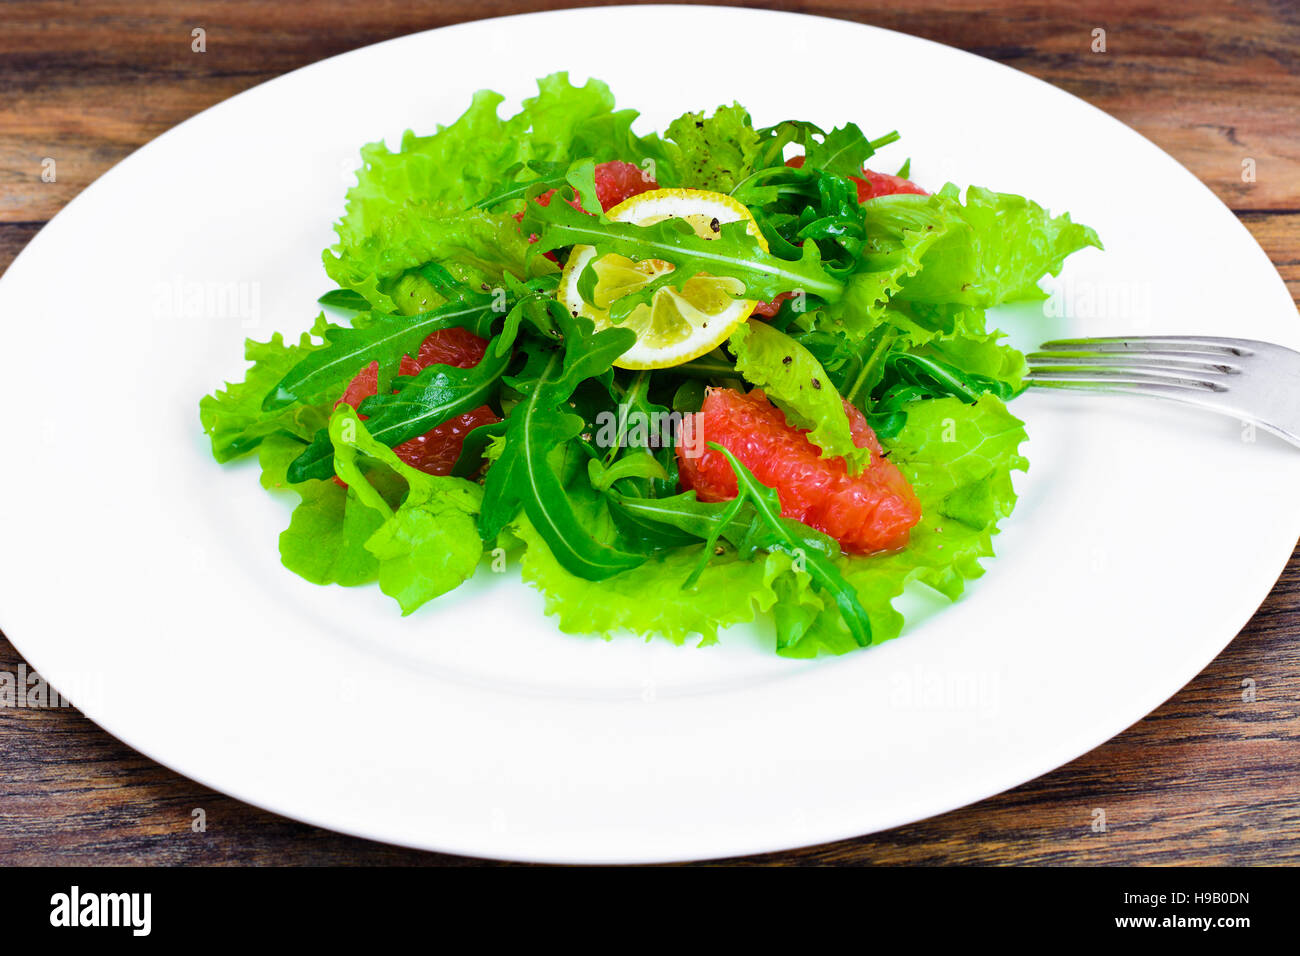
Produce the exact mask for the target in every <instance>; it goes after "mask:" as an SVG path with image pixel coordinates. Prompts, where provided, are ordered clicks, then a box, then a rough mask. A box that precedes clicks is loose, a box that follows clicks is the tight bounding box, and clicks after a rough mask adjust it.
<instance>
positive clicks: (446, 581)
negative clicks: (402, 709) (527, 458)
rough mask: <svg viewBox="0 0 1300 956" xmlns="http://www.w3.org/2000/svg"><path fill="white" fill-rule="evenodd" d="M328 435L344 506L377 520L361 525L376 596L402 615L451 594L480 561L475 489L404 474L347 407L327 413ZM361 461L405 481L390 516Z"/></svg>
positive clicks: (462, 482)
mask: <svg viewBox="0 0 1300 956" xmlns="http://www.w3.org/2000/svg"><path fill="white" fill-rule="evenodd" d="M329 435H330V440H331V441H332V442H333V444H334V451H335V460H334V468H335V471H336V472H337V473H338V474H339V476H340V477H341V478H343V480H345V481H346V482H347V483H348V495H349V499H350V500H356V501H360V502H361V503H362V504H364V505H365V506H366V507H367V508H368V509H369V510H370V512H371V514H372V515H373V516H376V517H377V518H378V522H377V525H376V523H375V520H374V518H372V519H371V522H370V523H369V524H368V525H367V526H366V527H373V530H372V531H371V533H370V534H369V535H368V536H367V537H366V539H365V549H366V550H367V551H368V552H370V554H372V555H373V556H374V559H375V562H376V565H377V568H378V575H379V587H380V590H382V591H383V592H384V593H385V594H387V595H389V596H390V597H392V598H394V599H395V600H396V601H397V603H398V604H399V605H400V606H401V608H402V614H403V615H407V614H410V613H411V612H412V611H414V610H415V609H416V608H418V607H420V605H422V604H424V603H425V602H427V601H430V600H432V599H433V598H435V597H437V596H438V595H440V594H444V593H446V592H447V591H450V590H452V589H453V588H455V587H458V586H459V585H460V584H461V583H462V582H464V581H465V579H466V578H468V577H469V576H470V575H471V574H473V573H474V569H475V567H477V566H478V562H479V559H480V558H481V557H482V555H483V542H482V540H481V539H480V538H479V536H478V526H477V524H476V523H475V520H474V515H476V514H477V513H478V509H479V505H480V503H481V501H482V498H483V490H482V489H481V488H479V486H478V485H476V484H474V483H473V482H471V481H465V480H464V479H462V478H450V477H442V476H437V475H427V474H425V473H424V472H422V471H419V470H417V469H415V468H412V467H410V466H409V465H407V464H406V463H405V462H403V461H402V460H401V459H400V458H398V457H397V456H396V455H395V454H393V451H392V449H390V448H389V447H388V446H387V445H384V444H381V443H380V442H377V441H375V440H374V439H373V438H372V437H371V436H370V435H369V433H368V432H367V431H366V426H365V425H364V424H363V423H362V422H361V420H360V418H359V417H358V416H357V413H356V410H355V409H353V408H352V407H351V406H349V405H346V404H345V405H340V406H339V407H338V408H337V409H336V410H335V412H334V415H333V416H332V417H331V418H330V427H329ZM363 454H364V455H366V456H369V457H371V458H374V459H376V460H378V461H380V462H382V463H383V464H384V465H385V466H387V467H388V468H389V469H391V471H392V472H393V473H395V474H396V475H398V476H400V477H401V478H402V479H403V480H404V481H405V482H406V484H407V486H408V490H407V493H406V497H405V499H404V500H403V501H402V503H401V504H400V505H399V506H398V507H397V508H396V510H394V509H393V508H392V507H391V506H390V505H389V503H388V500H387V499H386V498H385V497H384V495H383V494H382V493H381V492H380V490H379V489H378V488H377V487H376V486H375V485H374V484H372V483H371V474H372V473H368V472H366V471H363V469H362V468H361V466H360V463H359V456H360V455H363ZM327 484H332V482H329V483H327ZM353 496H355V498H353Z"/></svg>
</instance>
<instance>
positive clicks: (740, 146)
mask: <svg viewBox="0 0 1300 956" xmlns="http://www.w3.org/2000/svg"><path fill="white" fill-rule="evenodd" d="M667 136H668V138H669V139H670V140H672V141H673V142H674V143H675V144H676V145H677V147H678V150H679V151H680V152H679V154H678V156H677V157H676V161H675V166H676V169H677V175H678V177H679V181H677V182H675V183H674V185H678V186H684V187H687V188H689V189H708V190H712V191H713V192H718V193H729V192H731V190H733V189H734V188H735V187H736V185H737V184H738V183H739V182H740V181H741V180H743V179H745V178H746V177H747V176H749V175H750V174H751V173H752V172H753V171H754V168H755V166H754V164H755V163H756V162H758V161H759V159H760V157H761V156H762V154H763V143H762V141H761V140H760V138H759V135H758V133H757V132H756V131H755V130H754V125H753V123H752V122H751V121H750V118H749V113H748V112H746V111H745V108H744V107H742V106H741V105H740V104H739V103H733V104H732V105H731V106H719V107H718V108H717V110H716V111H715V112H714V114H713V115H712V116H708V117H706V116H705V115H704V114H703V113H686V114H684V115H683V116H679V117H678V118H677V119H675V120H673V121H672V122H671V123H670V124H668V130H667Z"/></svg>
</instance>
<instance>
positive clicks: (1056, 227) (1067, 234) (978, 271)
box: [864, 183, 1101, 308]
mask: <svg viewBox="0 0 1300 956" xmlns="http://www.w3.org/2000/svg"><path fill="white" fill-rule="evenodd" d="M864 208H865V210H866V215H867V228H868V231H870V230H871V229H872V228H873V227H875V228H878V229H882V230H883V229H888V230H894V231H897V230H900V229H901V230H904V231H906V230H913V231H917V230H919V231H923V232H937V233H939V235H938V237H937V238H936V239H935V240H934V242H933V243H932V244H931V245H930V246H929V247H928V248H927V249H926V251H925V255H924V256H923V259H922V268H921V269H920V270H919V271H918V272H916V273H914V274H911V275H909V276H907V277H906V279H904V280H903V282H902V289H901V290H900V291H899V292H898V296H899V298H901V299H903V300H905V301H909V302H926V303H951V304H958V305H963V306H976V307H979V308H989V307H992V306H995V305H999V304H1001V303H1003V302H1015V301H1018V300H1022V299H1042V298H1045V297H1046V294H1045V293H1044V292H1043V291H1042V290H1041V289H1040V288H1039V286H1038V281H1039V280H1040V279H1042V278H1043V277H1044V276H1046V275H1056V274H1057V273H1059V272H1060V271H1061V266H1062V265H1063V264H1064V262H1065V258H1066V257H1067V256H1069V255H1070V254H1071V253H1074V252H1077V251H1079V250H1080V249H1083V248H1085V247H1086V246H1095V247H1096V248H1098V249H1100V248H1101V240H1100V239H1099V238H1098V237H1097V233H1096V232H1095V231H1093V230H1092V229H1090V228H1089V227H1087V226H1085V225H1082V224H1081V223H1076V222H1073V221H1071V219H1070V216H1069V213H1065V214H1063V215H1060V216H1055V217H1053V216H1052V215H1051V214H1050V213H1048V212H1047V210H1045V209H1044V208H1043V207H1042V206H1040V205H1038V204H1037V203H1035V202H1032V201H1031V200H1028V199H1025V198H1024V197H1023V196H1015V195H1012V194H1010V193H996V192H993V191H992V190H988V189H982V188H980V187H978V186H971V187H970V188H969V189H967V190H966V201H965V203H964V204H963V203H962V202H961V201H960V199H959V192H958V189H957V187H956V186H953V185H952V184H951V183H949V184H948V185H947V186H945V187H944V188H943V189H942V190H941V191H940V192H938V193H936V194H935V195H933V196H905V195H903V196H885V197H882V198H880V199H873V200H871V201H870V202H868V203H866V204H865V206H864Z"/></svg>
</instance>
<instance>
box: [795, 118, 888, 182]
mask: <svg viewBox="0 0 1300 956" xmlns="http://www.w3.org/2000/svg"><path fill="white" fill-rule="evenodd" d="M895 135H897V134H895ZM875 151H876V147H875V144H873V143H872V142H871V141H870V140H868V139H867V138H866V137H865V136H863V135H862V130H860V129H858V127H857V126H856V125H855V124H853V123H848V124H846V125H844V126H842V127H840V128H839V129H834V130H831V131H830V132H829V133H827V134H826V136H825V138H824V139H823V140H822V141H821V142H820V143H819V142H817V141H816V140H813V141H811V142H809V144H808V145H807V147H806V148H805V150H804V166H805V167H815V168H817V169H824V170H826V171H827V172H828V173H834V174H836V175H837V176H861V175H862V165H863V163H865V162H866V161H867V159H868V158H870V157H871V156H872V155H873V154H874V153H875Z"/></svg>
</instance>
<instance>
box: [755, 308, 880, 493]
mask: <svg viewBox="0 0 1300 956" xmlns="http://www.w3.org/2000/svg"><path fill="white" fill-rule="evenodd" d="M730 344H731V350H732V351H733V352H734V353H735V354H736V369H737V371H739V372H740V373H741V374H742V375H744V376H745V379H746V381H748V382H750V383H751V384H753V385H756V386H758V387H759V388H761V389H763V391H764V392H765V393H766V394H767V397H768V398H769V399H771V401H772V403H773V404H775V405H776V406H777V407H778V408H780V409H781V411H783V412H784V413H785V417H786V419H787V420H788V421H789V422H790V424H791V425H793V426H795V427H796V428H802V429H805V430H806V431H807V432H808V440H809V441H811V442H812V443H813V444H814V445H816V446H817V447H818V448H820V449H821V451H822V457H823V458H833V457H839V458H843V459H844V460H845V462H846V463H847V464H848V466H849V470H850V471H851V472H854V473H856V472H859V471H861V470H862V469H863V468H865V467H866V466H867V464H868V463H869V462H870V461H871V451H870V449H867V448H859V447H858V446H857V445H856V444H855V443H854V441H853V433H852V430H851V428H850V425H849V416H848V413H847V412H846V411H845V410H844V401H843V399H841V398H840V394H839V392H837V391H836V390H835V385H834V384H833V383H832V382H831V378H830V376H829V375H827V374H826V370H825V369H823V368H822V366H821V363H820V362H818V361H817V359H816V358H814V357H813V354H812V353H811V352H809V351H808V350H807V349H806V348H804V347H803V346H802V345H800V344H799V343H798V342H796V341H795V340H794V339H792V338H790V336H788V335H786V334H785V333H784V332H781V331H779V330H777V329H774V328H772V326H770V325H768V324H767V323H766V322H760V321H757V320H751V321H749V322H746V323H743V324H742V325H740V326H739V327H738V328H737V329H736V331H735V332H733V333H732V334H731V342H730Z"/></svg>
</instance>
